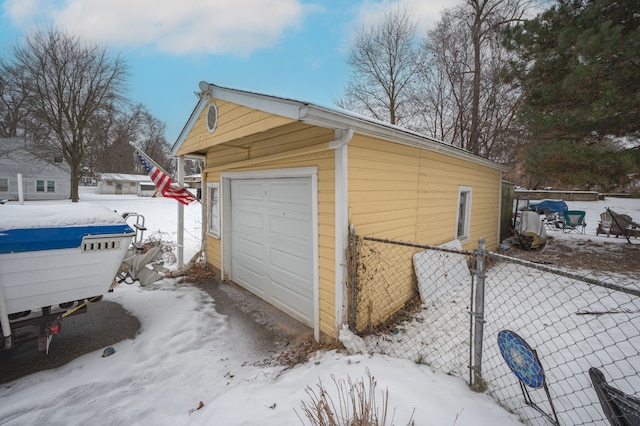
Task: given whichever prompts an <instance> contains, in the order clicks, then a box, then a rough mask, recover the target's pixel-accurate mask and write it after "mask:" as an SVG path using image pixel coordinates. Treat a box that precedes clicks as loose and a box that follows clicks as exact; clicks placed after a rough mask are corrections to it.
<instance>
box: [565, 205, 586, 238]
mask: <svg viewBox="0 0 640 426" xmlns="http://www.w3.org/2000/svg"><path fill="white" fill-rule="evenodd" d="M584 215H585V212H584V211H582V210H567V211H566V212H564V221H563V223H562V232H574V231H575V232H580V233H582V234H584V228H586V226H587V224H586V223H585V221H584Z"/></svg>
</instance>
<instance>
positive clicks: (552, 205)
mask: <svg viewBox="0 0 640 426" xmlns="http://www.w3.org/2000/svg"><path fill="white" fill-rule="evenodd" d="M545 207H546V208H548V209H549V210H551V212H552V213H562V212H566V211H567V210H569V207H568V206H567V203H565V202H564V201H563V200H548V199H547V200H540V201H531V202H530V203H529V210H531V211H534V212H537V213H540V214H542V209H544V208H545Z"/></svg>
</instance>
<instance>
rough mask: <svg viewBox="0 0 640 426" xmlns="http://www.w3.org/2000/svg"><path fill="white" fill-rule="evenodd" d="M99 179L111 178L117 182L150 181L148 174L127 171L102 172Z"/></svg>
mask: <svg viewBox="0 0 640 426" xmlns="http://www.w3.org/2000/svg"><path fill="white" fill-rule="evenodd" d="M100 179H101V180H113V181H117V182H151V178H150V177H149V175H133V174H127V173H102V174H100Z"/></svg>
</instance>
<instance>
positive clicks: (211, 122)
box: [207, 102, 218, 133]
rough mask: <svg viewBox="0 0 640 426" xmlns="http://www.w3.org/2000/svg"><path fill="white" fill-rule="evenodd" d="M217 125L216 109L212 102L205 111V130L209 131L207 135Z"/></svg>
mask: <svg viewBox="0 0 640 426" xmlns="http://www.w3.org/2000/svg"><path fill="white" fill-rule="evenodd" d="M217 125H218V107H217V106H216V104H215V102H212V103H211V104H210V105H209V109H208V110H207V129H209V133H212V132H213V131H214V130H215V129H216V126H217Z"/></svg>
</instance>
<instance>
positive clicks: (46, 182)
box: [36, 179, 56, 193]
mask: <svg viewBox="0 0 640 426" xmlns="http://www.w3.org/2000/svg"><path fill="white" fill-rule="evenodd" d="M39 182H42V183H43V189H42V191H38V183H39ZM50 183H53V190H52V191H49V184H50ZM36 192H42V193H54V192H56V181H55V180H54V179H36Z"/></svg>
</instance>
